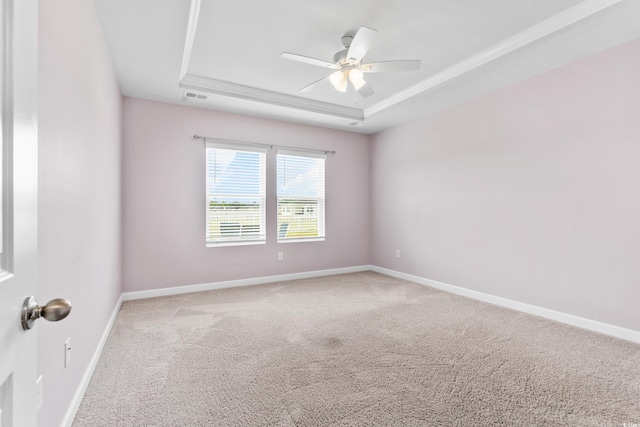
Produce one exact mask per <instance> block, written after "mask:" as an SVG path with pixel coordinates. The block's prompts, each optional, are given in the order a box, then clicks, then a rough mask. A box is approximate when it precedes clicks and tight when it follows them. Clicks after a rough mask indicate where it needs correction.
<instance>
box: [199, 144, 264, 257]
mask: <svg viewBox="0 0 640 427" xmlns="http://www.w3.org/2000/svg"><path fill="white" fill-rule="evenodd" d="M206 147H207V148H206V151H207V156H206V157H207V190H206V191H207V195H206V221H207V224H206V228H207V230H206V241H207V244H210V245H217V244H226V245H229V244H245V243H264V242H265V236H266V232H265V228H266V226H265V211H266V209H265V163H266V161H265V158H266V149H265V150H262V149H260V148H253V147H246V148H245V147H240V148H238V146H237V145H236V144H233V145H232V144H224V143H209V142H207V145H206Z"/></svg>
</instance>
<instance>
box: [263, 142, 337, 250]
mask: <svg viewBox="0 0 640 427" xmlns="http://www.w3.org/2000/svg"><path fill="white" fill-rule="evenodd" d="M280 156H290V157H301V158H308V159H316V160H322V162H321V165H322V170H321V171H320V172H319V173H318V175H317V179H318V181H317V186H318V189H317V191H318V195H317V196H316V197H312V196H304V197H300V195H298V197H297V200H309V199H313V200H316V201H317V203H316V204H315V207H316V209H317V211H318V212H317V214H316V215H317V221H318V224H317V235H316V236H309V237H287V233H288V230H287V231H286V232H285V233H284V235H283V225H284V224H283V223H282V222H281V216H282V212H281V199H285V197H281V195H280V191H281V182H280V179H281V177H280V174H281V170H280ZM326 159H327V155H326V153H323V152H317V153H316V152H312V151H306V150H295V149H291V148H286V149H283V148H278V149H277V152H276V162H275V163H276V173H275V175H276V228H277V243H299V242H322V241H325V240H326ZM285 161H286V158H285ZM285 175H286V172H285ZM282 179H283V180H286V176H284V177H282ZM286 198H288V199H291V198H292V197H291V196H289V197H286ZM294 200H295V199H294ZM293 204H294V205H295V202H294V203H293ZM292 208H293V209H292ZM296 208H297V207H296V206H285V207H283V208H282V209H287V211H289V212H291V211H293V212H294V213H293V215H296V210H297V209H296ZM309 208H310V206H305V205H302V211H301V213H300V215H303V216H305V215H306V214H307V213H309V212H308V210H309ZM311 213H312V212H311Z"/></svg>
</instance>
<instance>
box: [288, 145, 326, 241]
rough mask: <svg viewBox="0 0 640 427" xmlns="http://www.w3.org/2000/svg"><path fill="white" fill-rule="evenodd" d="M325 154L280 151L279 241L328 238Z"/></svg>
mask: <svg viewBox="0 0 640 427" xmlns="http://www.w3.org/2000/svg"><path fill="white" fill-rule="evenodd" d="M325 157H326V156H325V155H315V154H307V153H300V152H297V151H288V150H278V171H277V176H278V241H279V242H285V241H291V240H324V237H325V233H324V204H325V201H324V163H325Z"/></svg>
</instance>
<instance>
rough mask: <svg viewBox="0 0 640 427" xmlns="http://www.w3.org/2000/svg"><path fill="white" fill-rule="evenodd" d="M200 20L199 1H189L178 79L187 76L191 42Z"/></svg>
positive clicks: (191, 48) (191, 47)
mask: <svg viewBox="0 0 640 427" xmlns="http://www.w3.org/2000/svg"><path fill="white" fill-rule="evenodd" d="M199 18H200V0H191V7H190V8H189V22H188V23H187V36H186V37H185V41H184V50H183V51H182V63H181V64H180V78H182V77H184V76H185V75H186V74H187V70H188V69H189V62H190V61H191V51H192V50H193V42H194V40H195V38H196V29H197V28H198V19H199Z"/></svg>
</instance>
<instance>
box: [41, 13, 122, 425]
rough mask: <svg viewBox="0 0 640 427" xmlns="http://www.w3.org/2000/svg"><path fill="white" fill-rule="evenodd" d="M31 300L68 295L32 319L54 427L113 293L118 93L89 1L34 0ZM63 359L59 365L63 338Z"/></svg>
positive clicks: (116, 287)
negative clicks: (65, 312) (57, 315)
mask: <svg viewBox="0 0 640 427" xmlns="http://www.w3.org/2000/svg"><path fill="white" fill-rule="evenodd" d="M39 7H40V19H39V30H40V35H39V44H40V47H39V67H38V73H39V90H38V96H39V108H38V116H39V134H40V144H39V187H40V190H39V211H38V228H39V238H38V245H39V263H38V264H39V265H38V268H39V283H38V295H37V297H38V299H39V301H40V302H41V303H45V302H47V301H48V300H50V299H52V298H59V297H63V298H68V299H69V300H70V301H71V302H72V303H73V311H72V313H71V315H70V316H69V317H68V318H67V319H65V320H64V321H62V322H59V323H49V322H43V321H41V322H40V323H38V326H37V333H38V375H40V374H42V375H43V385H44V394H43V401H44V405H43V407H42V409H41V410H40V413H39V425H42V426H59V425H60V423H61V421H62V419H63V417H64V414H65V412H66V410H67V408H68V407H69V405H70V404H71V401H72V398H73V396H74V394H75V392H76V389H77V388H78V386H79V384H80V381H81V379H82V377H83V375H84V373H85V372H86V370H87V367H88V366H89V362H90V359H91V357H92V356H93V354H94V352H95V350H96V348H97V345H98V341H99V340H100V338H101V335H102V333H103V332H104V330H105V328H106V326H107V323H108V320H109V318H110V316H111V314H112V312H113V310H114V308H115V306H116V303H117V301H118V299H119V297H120V294H121V292H122V287H121V284H120V281H119V279H118V278H117V277H116V274H117V270H118V269H119V268H120V253H121V248H120V163H121V162H120V154H121V153H120V147H121V145H120V141H121V110H122V97H121V95H120V91H119V89H118V86H117V83H116V81H115V77H114V73H113V71H112V66H111V62H110V59H109V55H108V53H107V51H106V48H105V44H104V40H103V36H102V31H101V27H100V24H99V22H98V19H97V16H96V13H95V10H94V6H93V2H92V1H90V0H57V1H41V2H40V6H39ZM69 337H70V338H71V348H72V358H71V364H70V366H69V367H67V368H64V342H65V340H66V339H67V338H69Z"/></svg>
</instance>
